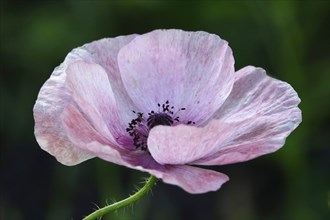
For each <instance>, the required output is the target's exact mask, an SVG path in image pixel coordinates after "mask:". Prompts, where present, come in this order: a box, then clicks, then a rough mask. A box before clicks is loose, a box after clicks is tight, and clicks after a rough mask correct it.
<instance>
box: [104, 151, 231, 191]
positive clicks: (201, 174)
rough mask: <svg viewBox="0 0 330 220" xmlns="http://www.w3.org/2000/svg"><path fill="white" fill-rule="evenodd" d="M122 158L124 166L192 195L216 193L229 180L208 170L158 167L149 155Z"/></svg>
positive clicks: (186, 167) (183, 166) (170, 166)
mask: <svg viewBox="0 0 330 220" xmlns="http://www.w3.org/2000/svg"><path fill="white" fill-rule="evenodd" d="M103 158H104V159H106V158H105V157H103ZM122 158H125V161H126V162H127V163H128V164H126V165H125V166H128V167H131V168H133V169H137V170H140V171H144V172H148V173H150V174H151V175H154V176H155V177H157V178H159V179H162V180H163V182H165V183H168V184H172V185H177V186H179V187H181V188H182V189H184V190H185V191H187V192H189V193H193V194H197V193H206V192H210V191H216V190H218V189H219V188H220V187H221V185H222V184H223V183H225V182H227V181H228V180H229V178H228V176H226V175H225V174H222V173H219V172H216V171H212V170H208V169H202V168H198V167H192V166H187V165H165V166H164V165H160V164H158V163H157V162H156V161H155V160H154V159H153V158H152V157H150V155H149V154H140V155H138V154H136V155H132V154H130V155H129V156H122Z"/></svg>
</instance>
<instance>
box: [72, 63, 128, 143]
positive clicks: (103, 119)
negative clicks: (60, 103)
mask: <svg viewBox="0 0 330 220" xmlns="http://www.w3.org/2000/svg"><path fill="white" fill-rule="evenodd" d="M66 86H67V88H68V90H69V92H71V96H72V99H73V100H74V101H75V103H76V104H77V106H78V107H79V109H80V110H81V111H82V112H83V113H84V115H85V117H86V118H87V119H88V120H89V121H90V122H91V124H92V125H93V126H94V127H95V129H96V130H97V131H98V132H100V133H101V134H102V135H103V136H105V137H108V138H109V139H112V142H113V143H115V142H116V141H115V140H114V138H116V137H120V136H121V128H122V127H124V126H125V125H123V124H122V123H123V122H122V121H121V120H120V117H119V113H118V112H119V110H118V108H117V105H116V101H115V97H114V94H113V91H112V89H111V86H110V83H109V80H108V76H107V74H106V72H105V71H104V69H103V68H102V67H101V66H100V65H98V64H89V63H85V62H83V61H76V62H75V63H73V64H71V65H70V66H69V67H68V70H67V80H66Z"/></svg>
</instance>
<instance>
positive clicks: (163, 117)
mask: <svg viewBox="0 0 330 220" xmlns="http://www.w3.org/2000/svg"><path fill="white" fill-rule="evenodd" d="M172 124H173V119H172V117H171V116H169V115H168V114H166V113H162V112H161V113H153V114H150V116H149V118H148V119H147V125H148V128H149V130H150V129H151V128H153V127H155V126H156V125H168V126H171V125H172Z"/></svg>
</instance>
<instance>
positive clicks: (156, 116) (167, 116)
mask: <svg viewBox="0 0 330 220" xmlns="http://www.w3.org/2000/svg"><path fill="white" fill-rule="evenodd" d="M174 109H175V108H174V106H171V105H170V104H169V101H166V102H165V103H164V104H163V105H160V104H159V103H158V111H157V112H155V111H151V112H149V113H148V118H146V117H144V115H143V113H141V112H135V111H133V113H134V114H136V115H137V117H136V118H134V119H132V121H131V122H130V123H128V127H127V128H126V131H127V132H128V134H129V135H130V136H131V137H132V138H133V144H134V146H135V147H136V149H141V150H143V151H148V146H147V138H148V134H149V131H150V130H151V129H152V128H153V127H155V126H157V125H166V126H172V125H173V124H175V123H179V122H180V117H179V116H176V115H177V114H178V113H179V112H180V111H183V110H186V109H185V108H180V109H178V110H177V111H176V112H174ZM186 124H188V125H189V124H195V122H193V121H188V122H186Z"/></svg>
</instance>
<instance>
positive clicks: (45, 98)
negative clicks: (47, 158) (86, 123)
mask: <svg viewBox="0 0 330 220" xmlns="http://www.w3.org/2000/svg"><path fill="white" fill-rule="evenodd" d="M66 68H67V66H66V64H64V63H63V64H62V65H61V66H59V67H57V68H56V69H55V70H54V72H53V74H52V76H51V77H50V79H48V80H47V81H46V83H45V84H44V85H43V86H42V88H41V90H40V92H39V95H38V99H37V101H36V103H35V105H34V108H33V114H34V120H35V128H34V133H35V136H36V140H37V142H38V143H39V145H40V147H41V148H42V149H43V150H45V151H47V152H48V153H50V154H51V155H53V156H54V157H56V159H57V160H58V161H59V162H61V163H63V164H65V165H76V164H78V163H80V162H82V161H85V160H87V159H90V158H92V157H94V156H93V155H92V154H90V153H88V152H86V151H84V150H81V149H79V148H76V147H75V145H74V144H73V143H72V142H71V141H70V140H69V139H68V137H67V134H66V132H65V131H64V129H63V126H62V121H61V120H59V118H60V115H61V114H62V112H63V108H64V107H65V106H66V105H67V103H70V102H71V101H72V99H71V97H70V95H69V93H68V92H67V90H66V88H65V86H64V84H65V79H66V74H65V70H66Z"/></svg>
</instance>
